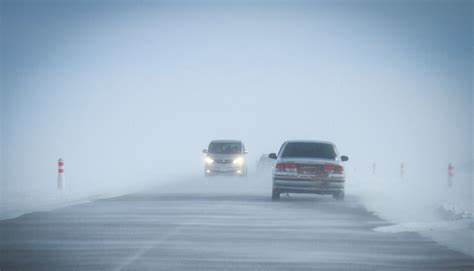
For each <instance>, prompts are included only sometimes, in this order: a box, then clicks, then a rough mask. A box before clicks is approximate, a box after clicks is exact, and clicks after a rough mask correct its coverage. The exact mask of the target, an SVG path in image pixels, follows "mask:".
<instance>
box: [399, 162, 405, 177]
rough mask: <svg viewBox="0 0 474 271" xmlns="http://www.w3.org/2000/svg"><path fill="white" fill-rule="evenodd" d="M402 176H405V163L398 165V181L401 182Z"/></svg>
mask: <svg viewBox="0 0 474 271" xmlns="http://www.w3.org/2000/svg"><path fill="white" fill-rule="evenodd" d="M403 176H405V163H403V162H402V163H401V164H400V179H401V180H403Z"/></svg>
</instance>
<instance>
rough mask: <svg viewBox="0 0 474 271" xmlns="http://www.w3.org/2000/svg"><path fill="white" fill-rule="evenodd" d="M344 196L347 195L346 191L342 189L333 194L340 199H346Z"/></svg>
mask: <svg viewBox="0 0 474 271" xmlns="http://www.w3.org/2000/svg"><path fill="white" fill-rule="evenodd" d="M344 196H345V193H344V191H340V192H337V193H335V194H333V195H332V197H333V198H334V199H336V200H339V201H342V200H344Z"/></svg>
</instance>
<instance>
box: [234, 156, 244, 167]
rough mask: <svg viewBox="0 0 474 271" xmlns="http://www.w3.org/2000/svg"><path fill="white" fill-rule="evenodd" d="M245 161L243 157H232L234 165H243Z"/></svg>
mask: <svg viewBox="0 0 474 271" xmlns="http://www.w3.org/2000/svg"><path fill="white" fill-rule="evenodd" d="M244 162H245V160H244V158H243V157H237V158H235V159H234V161H233V162H232V163H233V164H234V165H238V166H241V165H243V164H244Z"/></svg>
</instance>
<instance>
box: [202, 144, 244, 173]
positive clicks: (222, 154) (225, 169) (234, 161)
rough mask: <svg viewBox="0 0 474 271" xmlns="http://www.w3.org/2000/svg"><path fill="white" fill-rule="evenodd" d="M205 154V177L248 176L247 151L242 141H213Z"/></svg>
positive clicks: (205, 150)
mask: <svg viewBox="0 0 474 271" xmlns="http://www.w3.org/2000/svg"><path fill="white" fill-rule="evenodd" d="M203 153H204V175H205V176H213V175H237V176H247V161H246V154H247V150H246V149H245V146H244V144H243V143H242V141H240V140H213V141H211V143H209V147H208V148H207V149H204V150H203Z"/></svg>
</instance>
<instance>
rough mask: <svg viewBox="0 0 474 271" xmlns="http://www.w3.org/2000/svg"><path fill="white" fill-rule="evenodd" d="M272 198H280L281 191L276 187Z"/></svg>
mask: <svg viewBox="0 0 474 271" xmlns="http://www.w3.org/2000/svg"><path fill="white" fill-rule="evenodd" d="M272 200H280V192H279V191H278V190H276V189H273V190H272Z"/></svg>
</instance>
